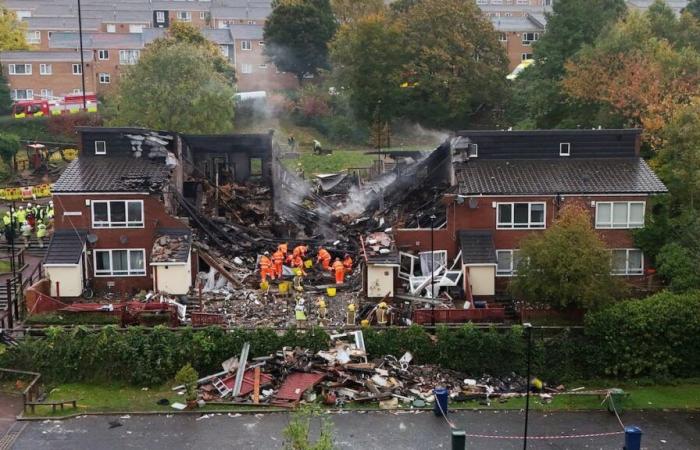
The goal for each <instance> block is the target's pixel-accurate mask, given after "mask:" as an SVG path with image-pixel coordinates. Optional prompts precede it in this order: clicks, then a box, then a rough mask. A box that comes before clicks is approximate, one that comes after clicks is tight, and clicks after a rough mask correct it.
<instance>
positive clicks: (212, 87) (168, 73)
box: [107, 43, 235, 133]
mask: <svg viewBox="0 0 700 450" xmlns="http://www.w3.org/2000/svg"><path fill="white" fill-rule="evenodd" d="M234 93H235V91H234V89H233V87H232V86H231V84H230V82H229V80H227V79H226V77H225V76H224V75H222V74H221V73H220V72H218V71H217V70H216V66H215V61H214V59H213V58H212V57H211V54H210V53H209V52H208V51H207V50H205V49H203V48H202V47H201V46H196V45H193V44H190V43H175V44H172V45H163V46H155V47H153V48H149V49H147V50H146V51H144V52H143V54H142V56H141V59H140V60H139V62H138V64H136V65H135V66H132V67H131V68H130V69H129V70H128V71H127V72H126V73H125V74H124V77H123V78H122V79H121V80H120V82H119V84H118V85H117V88H116V90H115V91H114V92H113V93H112V94H111V95H109V96H108V98H107V104H108V112H109V114H110V116H111V118H110V120H109V121H108V122H109V124H110V125H117V126H143V127H148V128H155V129H162V130H170V131H179V132H186V133H225V132H230V131H231V130H232V128H233V95H234Z"/></svg>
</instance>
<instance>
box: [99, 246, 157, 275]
mask: <svg viewBox="0 0 700 450" xmlns="http://www.w3.org/2000/svg"><path fill="white" fill-rule="evenodd" d="M105 252H107V253H109V271H107V270H99V271H98V270H97V254H98V253H105ZM113 252H126V266H127V270H126V273H119V274H116V275H115V273H114V257H113ZM132 252H141V254H142V255H143V269H132V268H131V253H132ZM92 262H93V267H94V271H93V272H94V275H95V277H144V276H146V249H145V248H99V249H95V250H94V251H93V257H92Z"/></svg>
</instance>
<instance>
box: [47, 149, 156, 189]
mask: <svg viewBox="0 0 700 450" xmlns="http://www.w3.org/2000/svg"><path fill="white" fill-rule="evenodd" d="M169 178H170V169H168V168H167V167H166V166H165V163H164V162H162V160H161V161H158V160H150V159H148V158H133V157H104V158H102V157H83V158H78V159H76V160H75V161H73V162H72V163H70V165H69V166H68V167H67V168H66V170H65V171H64V172H63V173H62V174H61V177H60V178H59V179H58V181H56V184H55V185H54V187H53V192H56V193H61V192H149V191H152V190H153V189H157V188H158V187H162V185H163V184H164V183H165V182H166V181H167V180H168V179H169Z"/></svg>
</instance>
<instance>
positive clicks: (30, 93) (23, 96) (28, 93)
mask: <svg viewBox="0 0 700 450" xmlns="http://www.w3.org/2000/svg"><path fill="white" fill-rule="evenodd" d="M33 98H34V90H32V89H13V90H12V100H31V99H33Z"/></svg>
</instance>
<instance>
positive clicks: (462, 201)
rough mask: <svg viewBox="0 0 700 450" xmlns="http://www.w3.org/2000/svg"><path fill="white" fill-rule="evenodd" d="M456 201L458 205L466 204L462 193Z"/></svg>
mask: <svg viewBox="0 0 700 450" xmlns="http://www.w3.org/2000/svg"><path fill="white" fill-rule="evenodd" d="M456 201H457V204H458V205H463V204H464V197H462V196H461V195H458V196H457V200H456Z"/></svg>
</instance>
